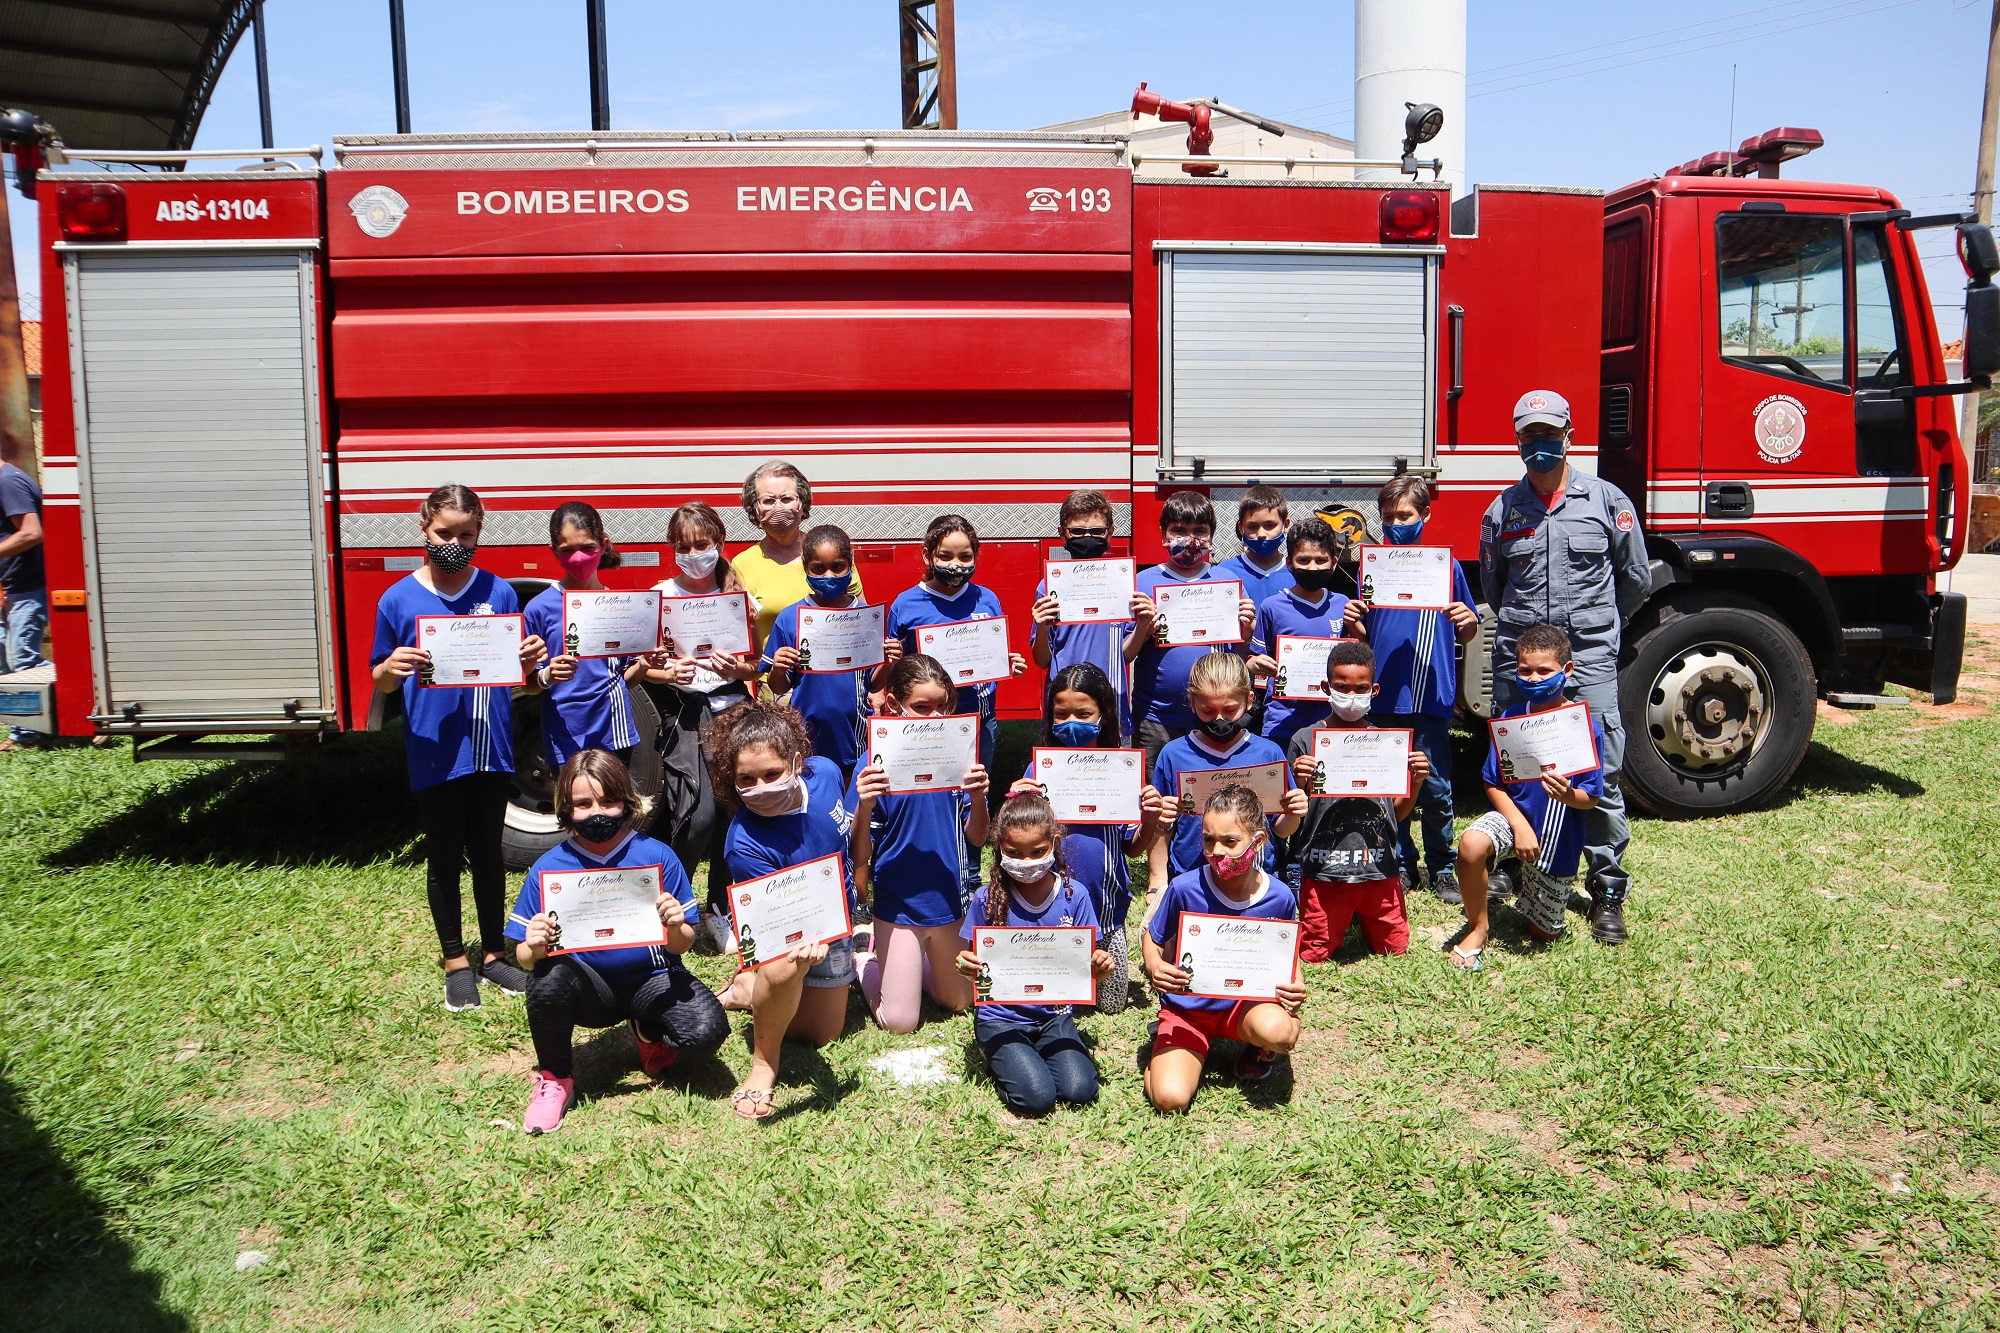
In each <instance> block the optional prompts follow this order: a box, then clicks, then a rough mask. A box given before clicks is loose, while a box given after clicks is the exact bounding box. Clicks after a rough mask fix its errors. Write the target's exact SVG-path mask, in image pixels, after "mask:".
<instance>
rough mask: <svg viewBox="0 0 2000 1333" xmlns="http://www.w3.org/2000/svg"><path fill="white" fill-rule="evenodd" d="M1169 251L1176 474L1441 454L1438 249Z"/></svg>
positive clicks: (1310, 467)
mask: <svg viewBox="0 0 2000 1333" xmlns="http://www.w3.org/2000/svg"><path fill="white" fill-rule="evenodd" d="M1160 258H1161V268H1162V270H1163V273H1162V275H1161V276H1162V282H1161V295H1162V298H1163V299H1162V302H1161V306H1162V309H1161V323H1162V326H1163V327H1162V330H1161V333H1162V337H1161V340H1160V343H1161V361H1162V365H1161V367H1160V370H1161V381H1162V385H1161V388H1162V396H1163V398H1164V400H1165V401H1164V402H1163V403H1162V404H1161V408H1162V411H1161V414H1160V424H1161V435H1162V437H1163V438H1162V439H1161V442H1160V443H1161V448H1160V454H1161V458H1160V462H1161V473H1162V475H1163V476H1172V477H1176V478H1182V479H1190V478H1193V477H1202V478H1206V479H1215V480H1225V481H1226V480H1233V479H1247V478H1251V477H1256V478H1259V479H1262V480H1265V481H1279V482H1282V481H1284V480H1287V479H1293V480H1305V479H1308V478H1310V479H1312V480H1316V481H1320V482H1325V481H1328V480H1350V481H1371V480H1372V481H1379V480H1384V479H1386V478H1388V477H1390V476H1392V475H1394V474H1395V473H1396V472H1397V471H1399V470H1411V471H1415V470H1418V469H1421V468H1425V467H1428V466H1429V465H1430V463H1431V449H1430V443H1431V440H1432V438H1433V436H1432V420H1433V391H1434V383H1433V381H1434V378H1435V377H1434V375H1433V374H1432V367H1433V365H1434V359H1433V357H1432V355H1431V347H1432V344H1433V340H1434V334H1435V330H1434V319H1433V314H1432V308H1433V306H1434V305H1435V302H1434V301H1433V300H1432V292H1433V290H1434V287H1435V283H1434V279H1433V270H1432V263H1433V262H1434V261H1433V260H1432V258H1431V257H1430V256H1429V255H1428V254H1423V253H1418V254H1406V253H1395V252H1386V251H1370V252H1367V253H1352V252H1350V253H1326V252H1311V251H1261V252H1260V251H1245V250H1228V251H1198V250H1191V249H1189V250H1178V251H1167V252H1165V253H1163V254H1162V255H1161V256H1160ZM1398 460H1401V462H1402V469H1399V468H1398V466H1397V464H1398Z"/></svg>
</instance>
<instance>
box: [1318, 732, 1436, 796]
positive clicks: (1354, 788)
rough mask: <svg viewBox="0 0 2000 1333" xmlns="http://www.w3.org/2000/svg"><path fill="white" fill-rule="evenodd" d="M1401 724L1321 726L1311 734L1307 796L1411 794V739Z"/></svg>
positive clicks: (1412, 734) (1412, 733) (1410, 734)
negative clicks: (1311, 762)
mask: <svg viewBox="0 0 2000 1333" xmlns="http://www.w3.org/2000/svg"><path fill="white" fill-rule="evenodd" d="M1414 735H1415V733H1414V732H1411V731H1409V730H1406V729H1404V728H1400V727H1385V728H1383V729H1382V730H1380V731H1377V730H1376V729H1375V728H1373V727H1321V728H1319V729H1317V730H1316V731H1314V732H1313V735H1312V757H1313V780H1312V782H1311V783H1309V784H1308V785H1307V786H1306V795H1308V796H1386V797H1389V798H1390V799H1391V800H1396V801H1400V800H1402V799H1403V798H1404V797H1405V796H1408V795H1409V794H1410V742H1411V740H1412V738H1413V737H1414Z"/></svg>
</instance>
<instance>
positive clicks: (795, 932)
mask: <svg viewBox="0 0 2000 1333" xmlns="http://www.w3.org/2000/svg"><path fill="white" fill-rule="evenodd" d="M729 913H730V917H731V918H732V919H733V920H734V922H735V924H736V966H737V969H738V970H739V971H741V970H744V969H746V968H759V967H762V966H764V964H766V963H775V962H777V961H778V960H779V959H780V958H784V957H786V956H787V955H789V954H792V953H795V952H797V951H798V950H800V949H807V948H811V947H812V946H813V945H815V944H831V943H833V942H834V941H835V940H840V939H845V938H847V936H849V935H851V934H852V933H853V932H854V918H853V917H851V916H850V915H848V911H847V875H846V873H845V872H844V871H843V870H842V868H841V863H840V854H839V853H838V852H836V853H834V854H833V855H831V856H822V857H820V858H819V859H818V860H816V861H805V862H802V863H800V864H798V865H795V866H786V867H785V868H784V869H783V870H780V871H778V872H777V873H776V874H773V875H766V876H764V877H763V878H762V879H746V880H744V881H743V882H742V883H740V884H731V885H730V886H729Z"/></svg>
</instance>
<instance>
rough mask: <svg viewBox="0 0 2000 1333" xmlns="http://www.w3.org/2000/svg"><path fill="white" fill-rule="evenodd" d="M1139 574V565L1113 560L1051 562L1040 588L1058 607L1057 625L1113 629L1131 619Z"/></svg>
mask: <svg viewBox="0 0 2000 1333" xmlns="http://www.w3.org/2000/svg"><path fill="white" fill-rule="evenodd" d="M1138 571H1139V562H1138V561H1136V560H1130V559H1125V558H1120V557H1115V556H1107V557H1106V558H1104V559H1102V560H1051V561H1049V563H1048V568H1047V570H1046V571H1045V572H1044V573H1043V576H1042V586H1043V587H1045V588H1047V589H1048V590H1049V596H1051V597H1053V598H1055V599H1056V600H1057V601H1058V602H1059V603H1061V606H1060V608H1059V609H1058V610H1057V612H1056V623H1057V624H1058V625H1116V624H1121V623H1123V622H1124V621H1127V620H1130V619H1131V618H1132V594H1133V593H1134V592H1136V591H1138V588H1139V584H1138V581H1137V580H1138Z"/></svg>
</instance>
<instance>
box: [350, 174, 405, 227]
mask: <svg viewBox="0 0 2000 1333" xmlns="http://www.w3.org/2000/svg"><path fill="white" fill-rule="evenodd" d="M347 207H348V211H350V212H351V213H353V214H354V221H355V224H356V225H357V226H359V227H360V228H361V230H363V231H365V232H367V233H368V234H369V235H370V236H373V237H375V238H376V239H378V240H379V239H381V238H382V237H384V236H388V235H390V234H392V233H393V232H394V231H395V230H396V228H398V227H400V226H402V225H403V218H404V216H405V215H406V214H408V213H409V211H410V201H409V200H407V199H405V198H403V196H402V195H400V194H397V193H396V192H395V191H394V190H392V189H390V188H389V187H388V186H386V185H371V186H369V187H368V188H367V189H365V190H363V191H361V192H360V193H359V194H357V195H355V196H354V197H353V198H352V199H350V200H348V201H347Z"/></svg>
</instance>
